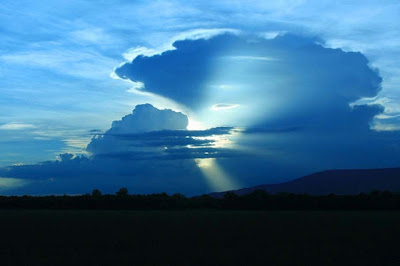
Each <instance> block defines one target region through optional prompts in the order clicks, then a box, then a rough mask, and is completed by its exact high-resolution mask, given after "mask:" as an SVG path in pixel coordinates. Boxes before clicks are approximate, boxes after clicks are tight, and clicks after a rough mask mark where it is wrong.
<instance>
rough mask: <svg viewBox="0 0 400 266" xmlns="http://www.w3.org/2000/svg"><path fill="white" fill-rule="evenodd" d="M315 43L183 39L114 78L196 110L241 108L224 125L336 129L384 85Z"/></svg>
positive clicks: (352, 59) (364, 63)
mask: <svg viewBox="0 0 400 266" xmlns="http://www.w3.org/2000/svg"><path fill="white" fill-rule="evenodd" d="M316 41H319V40H316V39H313V38H307V37H300V36H293V35H290V34H287V35H284V36H278V37H277V38H275V39H271V40H265V39H262V38H257V37H254V36H250V37H249V36H236V35H229V34H227V35H221V36H217V37H214V38H211V39H208V40H183V41H177V42H175V43H174V47H175V48H176V49H175V50H171V51H166V52H164V53H162V54H160V55H155V56H138V57H136V58H135V59H134V60H133V61H132V62H127V63H125V64H124V65H122V66H121V67H119V68H117V69H116V74H117V75H119V76H120V77H121V78H125V79H130V80H133V81H140V82H143V83H144V84H145V88H144V90H146V91H149V92H152V93H156V94H159V95H162V96H165V97H168V98H170V99H173V100H175V101H177V102H179V103H181V104H184V105H186V106H188V107H189V108H191V109H193V110H195V111H202V110H203V109H205V108H209V107H211V106H220V105H221V104H223V103H226V102H229V103H231V104H239V108H235V109H234V111H232V114H233V116H232V118H227V117H222V115H221V119H220V120H219V122H222V123H224V124H227V123H230V124H231V125H234V126H239V125H244V126H257V125H270V124H277V126H280V125H281V124H283V123H285V124H287V126H288V125H294V124H296V125H299V124H306V125H308V124H314V125H315V124H317V123H321V124H327V123H337V122H340V121H341V120H343V119H346V117H347V116H349V115H350V116H352V114H350V113H351V112H352V109H351V108H350V106H349V104H350V103H353V102H355V101H357V100H358V99H361V98H363V97H374V96H376V95H377V93H378V92H379V90H380V89H381V82H382V79H381V77H380V76H379V74H378V73H377V71H376V70H374V69H371V68H370V66H369V64H368V60H367V59H366V57H365V56H364V55H363V54H361V53H356V52H344V51H342V50H340V49H328V48H324V47H323V46H321V45H319V44H316ZM319 42H320V41H319ZM224 88H225V89H224ZM372 108H373V109H374V110H375V107H372ZM371 112H373V111H371ZM371 112H369V113H371ZM367 113H368V112H366V113H365V115H366V116H367V115H368V114H367ZM216 115H217V116H218V114H216ZM212 119H213V118H211V119H210V117H203V121H206V120H212ZM367 120H369V118H367Z"/></svg>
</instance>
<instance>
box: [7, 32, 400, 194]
mask: <svg viewBox="0 0 400 266" xmlns="http://www.w3.org/2000/svg"><path fill="white" fill-rule="evenodd" d="M318 43H323V42H322V41H321V40H319V39H317V38H309V37H304V36H294V35H290V34H285V35H278V36H276V37H275V38H273V39H265V38H260V37H258V36H253V35H243V34H241V35H232V34H224V35H217V36H214V37H212V38H206V39H193V40H191V39H185V40H180V41H176V42H175V43H174V47H175V49H174V50H169V51H166V52H163V53H161V54H154V55H138V56H136V57H135V58H134V59H133V60H132V62H126V63H125V64H123V65H121V66H120V67H119V68H117V69H116V71H115V73H116V74H117V75H119V76H120V77H121V78H124V79H129V80H132V81H134V82H142V83H143V84H144V86H143V87H142V88H141V90H143V91H145V92H149V93H153V94H157V95H160V96H163V97H168V98H170V99H172V100H174V101H175V102H178V103H180V104H183V105H185V106H187V107H188V108H189V109H190V110H191V111H192V113H193V114H194V115H195V116H196V117H195V118H196V120H199V121H200V122H202V123H204V124H206V125H207V127H208V128H209V129H205V130H187V126H188V124H189V119H188V117H187V115H185V114H183V113H180V112H175V111H173V110H170V109H164V110H160V109H157V108H155V107H154V106H152V105H150V104H144V105H138V106H136V108H135V109H134V110H133V112H132V113H131V114H129V115H126V116H124V117H123V118H122V119H121V120H118V121H115V122H113V123H112V125H111V128H110V129H109V130H107V131H105V132H104V133H100V132H97V131H94V132H91V133H93V134H96V133H99V134H96V136H95V137H93V138H92V140H91V142H90V143H89V145H88V146H87V150H88V151H89V152H91V154H92V157H91V158H86V157H82V156H75V157H74V156H72V155H68V154H67V155H63V156H62V157H61V161H56V162H54V161H53V162H46V163H42V164H38V165H23V166H12V167H8V168H5V169H1V170H0V176H4V177H10V178H18V179H30V180H35V182H36V181H37V182H41V183H37V184H38V186H39V184H40V185H41V186H43V187H46V189H44V190H43V191H62V188H63V187H64V189H65V190H67V189H66V188H67V187H68V189H69V190H68V191H75V193H76V191H78V190H79V191H82V190H83V189H84V188H89V187H90V186H92V185H94V184H101V186H103V187H105V188H107V190H110V189H112V188H113V187H112V186H110V183H113V184H115V186H116V185H117V184H119V185H120V186H122V185H123V186H131V187H132V188H135V189H136V191H138V192H142V193H145V192H149V191H152V192H158V191H163V190H164V191H167V192H172V191H174V192H178V191H180V192H185V193H188V194H192V193H195V192H196V191H202V192H206V191H210V190H211V189H223V188H222V187H218V188H215V187H214V188H210V187H208V186H207V184H208V183H212V182H210V180H211V179H210V178H212V175H213V174H216V173H218V174H221V175H222V176H224V180H233V181H239V182H233V181H232V182H230V184H239V183H240V184H242V185H243V186H250V185H256V184H260V183H273V182H279V181H282V180H288V179H290V178H295V177H298V176H301V175H303V174H308V173H310V172H314V171H318V170H326V169H332V168H373V167H390V166H396V165H397V164H398V161H397V158H398V157H399V155H400V146H399V145H398V144H397V139H398V137H399V134H398V132H377V131H374V130H371V126H370V125H371V124H372V123H373V119H374V117H375V116H377V115H382V113H383V112H384V108H383V107H382V106H381V105H379V104H371V103H365V104H361V103H358V101H359V100H360V99H363V98H364V97H375V96H376V95H377V93H378V92H379V91H380V90H381V82H382V78H381V77H380V75H379V72H378V71H377V70H376V69H373V68H371V67H370V65H369V62H368V60H367V59H366V57H365V56H364V55H363V54H361V53H355V52H345V51H343V50H340V49H330V48H326V47H324V46H322V45H320V44H318ZM238 58H239V59H240V60H238ZM255 58H257V59H255ZM258 58H273V59H274V60H264V59H263V60H259V59H258ZM243 59H245V60H243ZM210 106H214V109H215V108H217V109H219V110H221V109H225V110H227V109H229V111H228V110H227V111H224V112H222V111H221V112H215V111H214V110H212V108H210ZM238 106H240V108H233V107H238ZM221 125H225V126H223V127H221ZM211 162H212V163H211ZM206 166H207V167H206ZM203 168H214V170H215V169H218V171H216V170H215V171H212V170H211V169H209V170H210V171H205V170H204V169H203ZM205 176H207V178H206V179H205V178H204V177H205ZM207 180H208V181H207ZM224 183H225V182H224ZM228 183H229V182H228ZM43 184H45V185H43ZM76 184H80V185H79V189H78V188H74V186H75V185H76ZM92 188H93V187H92ZM25 189H27V190H28V189H29V188H25ZM89 189H90V188H89ZM27 190H25V191H27Z"/></svg>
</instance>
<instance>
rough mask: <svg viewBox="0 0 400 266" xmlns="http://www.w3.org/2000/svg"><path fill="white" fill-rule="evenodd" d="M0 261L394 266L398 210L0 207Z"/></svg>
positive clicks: (399, 259) (399, 256)
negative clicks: (62, 209) (37, 208)
mask: <svg viewBox="0 0 400 266" xmlns="http://www.w3.org/2000/svg"><path fill="white" fill-rule="evenodd" d="M0 225H1V227H0V228H1V229H0V230H1V232H0V233H1V236H0V261H1V263H0V265H400V212H372V211H371V212H369V211H368V212H367V211H365V212H353V211H347V212H344V211H342V212H339V211H338V212H334V211H330V212H317V211H308V212H307V211H298V212H294V211H293V212H290V211H288V212H278V211H274V212H262V211H243V212H239V211H205V210H203V211H73V210H68V211H61V210H60V211H47V210H43V211H35V210H32V211H23V210H16V211H1V210H0Z"/></svg>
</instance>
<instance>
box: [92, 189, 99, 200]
mask: <svg viewBox="0 0 400 266" xmlns="http://www.w3.org/2000/svg"><path fill="white" fill-rule="evenodd" d="M92 197H93V198H100V197H101V191H100V190H98V189H94V190H93V191H92Z"/></svg>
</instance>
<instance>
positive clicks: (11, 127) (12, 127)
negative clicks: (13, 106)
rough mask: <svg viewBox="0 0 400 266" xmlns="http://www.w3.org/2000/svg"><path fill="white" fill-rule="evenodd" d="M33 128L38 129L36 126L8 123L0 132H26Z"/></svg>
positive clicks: (0, 126)
mask: <svg viewBox="0 0 400 266" xmlns="http://www.w3.org/2000/svg"><path fill="white" fill-rule="evenodd" d="M31 128H36V126H35V125H32V124H24V123H7V124H2V125H0V130H25V129H31Z"/></svg>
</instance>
